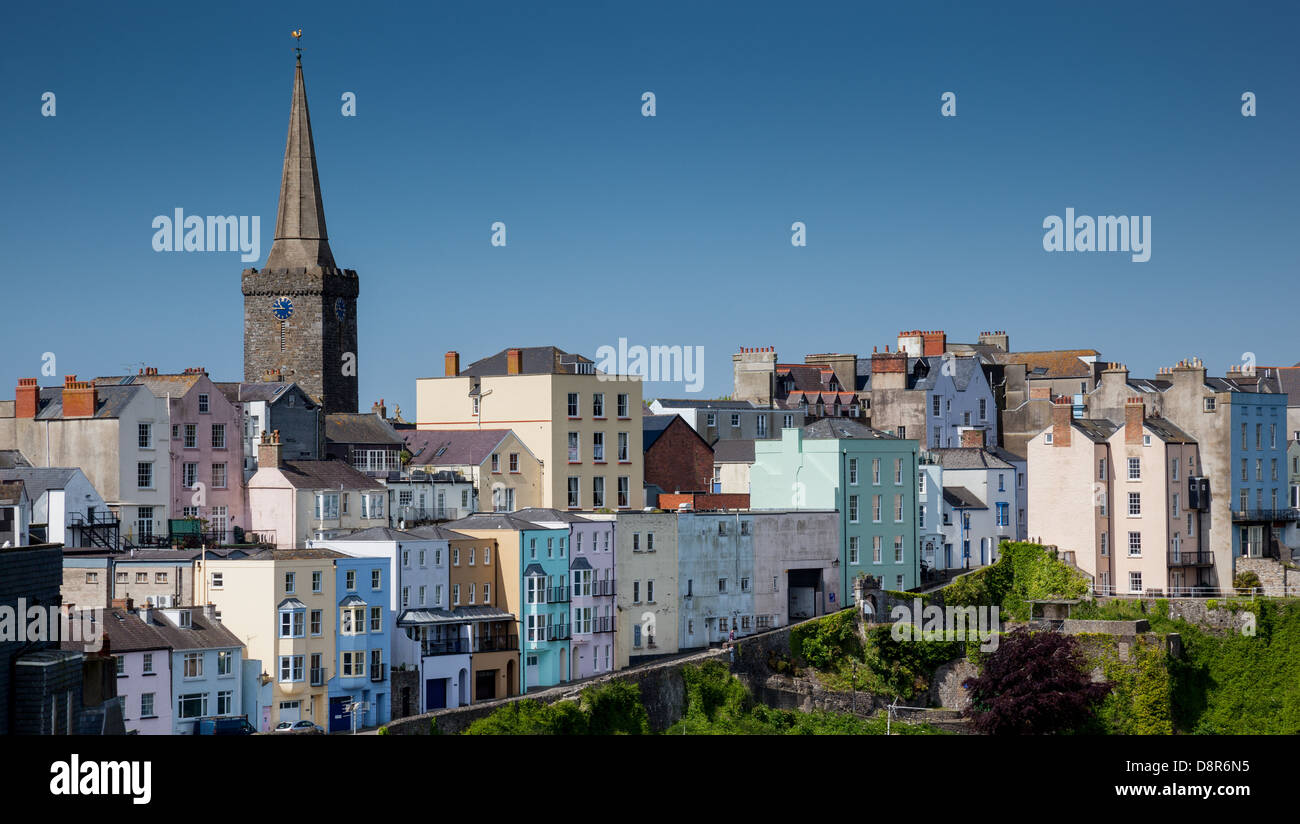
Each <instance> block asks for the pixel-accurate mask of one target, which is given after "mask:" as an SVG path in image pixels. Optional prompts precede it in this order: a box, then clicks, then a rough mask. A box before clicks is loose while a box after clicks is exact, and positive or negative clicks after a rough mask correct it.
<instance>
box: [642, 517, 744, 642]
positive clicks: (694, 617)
mask: <svg viewBox="0 0 1300 824" xmlns="http://www.w3.org/2000/svg"><path fill="white" fill-rule="evenodd" d="M641 538H642V540H641V546H640V550H641V551H642V552H654V551H655V547H654V540H655V534H654V532H653V531H651V530H647V531H646V532H645V534H643V535H642V536H641ZM637 548H638V547H637V539H636V536H635V534H634V535H633V547H632V550H633V552H636V551H637ZM662 583H667V582H659V581H656V580H654V579H647V580H646V582H645V586H646V592H645V598H646V605H647V606H654V605H656V603H657V602H656V600H655V599H656V598H661V597H662V598H669V597H674V595H673V593H672V591H671V590H669V591H662V589H661V588H657V587H656V585H657V584H658V585H660V587H661V586H662ZM757 583H758V582H757V580H756V578H755V573H754V516H753V514H752V513H749V512H680V513H678V514H677V584H678V588H677V595H676V597H677V598H678V617H677V624H678V635H677V639H678V640H677V646H678V648H679V649H700V648H702V647H707V646H710V645H712V644H718V643H722V642H723V641H726V640H727V639H728V638H729V637H730V634H731V633H732V632H733V631H734V632H735V634H736V637H737V638H739V637H741V636H744V635H752V634H753V633H754V632H755V628H756V623H755V621H754V614H755V609H754V592H755V589H756V588H757Z"/></svg>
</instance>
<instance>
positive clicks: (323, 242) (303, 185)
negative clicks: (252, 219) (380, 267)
mask: <svg viewBox="0 0 1300 824" xmlns="http://www.w3.org/2000/svg"><path fill="white" fill-rule="evenodd" d="M300 266H301V267H312V266H329V267H333V266H334V253H333V252H331V251H330V244H329V235H328V234H327V233H326V231H325V206H324V204H323V203H322V202H321V196H320V177H319V176H318V175H317V173H316V144H315V143H314V142H313V141H312V136H311V115H310V114H309V113H308V111H307V86H306V84H305V83H304V82H303V79H302V57H301V56H299V58H298V65H297V67H296V68H295V69H294V73H293V103H292V104H291V106H290V108H289V138H288V140H287V141H286V142H285V146H284V174H283V176H282V177H281V178H280V210H279V211H278V212H277V213H276V217H275V241H274V242H273V243H272V244H271V253H270V254H269V255H267V258H266V268H267V269H271V270H276V269H296V268H298V267H300Z"/></svg>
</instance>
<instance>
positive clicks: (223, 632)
mask: <svg viewBox="0 0 1300 824" xmlns="http://www.w3.org/2000/svg"><path fill="white" fill-rule="evenodd" d="M149 624H150V626H151V627H152V628H153V629H154V630H156V631H157V632H158V634H159V635H161V636H162V638H163V640H164V641H166V642H167V646H169V647H171V648H172V649H174V650H186V649H221V648H223V647H242V646H244V642H243V641H241V640H239V637H238V636H237V635H235V633H233V632H231V631H230V630H228V629H226V627H224V626H223V625H222V623H221V622H220V621H217V620H214V619H212V618H209V617H208V616H207V615H206V614H204V611H203V610H202V609H199V608H197V607H196V608H194V609H190V625H189V626H188V627H184V628H182V627H179V626H177V625H176V624H173V623H172V622H171V619H170V618H169V617H168V616H167V614H166V613H165V612H164V611H163V610H160V609H153V610H150V611H149Z"/></svg>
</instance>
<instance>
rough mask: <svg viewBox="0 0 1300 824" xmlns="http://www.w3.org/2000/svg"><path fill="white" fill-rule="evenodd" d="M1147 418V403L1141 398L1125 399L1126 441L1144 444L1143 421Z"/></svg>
mask: <svg viewBox="0 0 1300 824" xmlns="http://www.w3.org/2000/svg"><path fill="white" fill-rule="evenodd" d="M1144 420H1146V403H1145V402H1143V400H1142V399H1141V398H1126V399H1125V401H1124V443H1126V444H1136V445H1138V446H1141V445H1142V422H1143V421H1144Z"/></svg>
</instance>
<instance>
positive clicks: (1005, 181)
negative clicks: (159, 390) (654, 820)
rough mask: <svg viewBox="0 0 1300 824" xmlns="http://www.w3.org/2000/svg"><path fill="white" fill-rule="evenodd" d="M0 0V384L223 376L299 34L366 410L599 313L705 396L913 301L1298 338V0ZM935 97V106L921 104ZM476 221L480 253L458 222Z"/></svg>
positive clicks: (1082, 341) (1026, 343)
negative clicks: (683, 365)
mask: <svg viewBox="0 0 1300 824" xmlns="http://www.w3.org/2000/svg"><path fill="white" fill-rule="evenodd" d="M552 6H559V7H558V8H554V7H552ZM5 17H6V24H5V26H4V28H3V30H0V126H2V127H3V128H2V129H0V148H2V151H0V191H3V196H2V197H0V248H2V249H3V251H4V266H5V270H6V271H5V276H4V294H5V300H4V301H3V304H4V306H5V309H6V311H5V312H4V318H5V320H4V322H3V323H0V345H2V348H3V351H4V353H5V357H4V359H3V361H2V362H0V397H13V389H12V387H13V386H14V385H15V383H16V379H17V378H18V377H22V376H31V375H37V374H39V371H40V367H41V363H42V361H41V357H42V354H43V353H44V352H47V351H52V352H54V353H55V354H56V356H57V359H58V360H57V369H58V374H59V375H62V374H65V373H77V374H79V375H80V376H82V377H86V376H93V375H100V374H117V373H121V372H122V371H123V370H124V369H126V368H130V369H132V371H134V369H135V368H138V366H140V365H143V364H148V365H151V366H157V367H159V368H160V369H161V370H163V371H179V370H181V369H183V368H185V367H187V366H194V365H202V366H206V367H207V368H208V370H209V372H211V373H212V374H213V376H214V378H216V379H239V378H240V377H241V375H242V357H243V355H242V306H243V298H242V296H241V294H240V291H239V277H240V271H241V269H243V268H244V267H245V266H247V265H260V264H261V262H264V261H265V256H266V253H267V251H268V250H269V249H270V245H271V239H272V236H273V233H274V221H275V212H276V203H277V191H278V186H279V179H280V166H281V163H282V160H283V154H284V141H285V130H286V126H287V121H288V109H289V98H290V93H291V82H292V73H293V57H292V53H291V47H292V41H291V38H290V37H289V31H290V30H291V29H294V28H298V27H300V26H301V27H302V28H303V29H304V37H303V46H304V50H305V51H304V57H303V66H304V70H305V73H306V81H307V91H308V96H309V100H310V104H311V111H312V121H313V128H314V131H315V138H316V149H317V154H318V159H319V167H320V175H321V181H322V190H323V195H324V200H325V214H326V218H327V221H328V226H329V231H330V243H331V246H332V248H333V250H334V255H335V258H336V259H337V260H338V262H339V264H340V265H342V266H346V267H348V268H354V269H356V270H358V272H359V274H360V277H361V297H360V299H359V321H360V343H359V350H360V351H359V353H358V354H359V361H360V372H359V374H360V381H361V392H360V396H361V405H362V407H363V408H364V409H369V406H370V403H371V402H372V401H374V400H377V399H378V398H380V397H384V398H386V399H387V401H388V405H389V408H390V410H391V408H392V407H393V405H394V404H395V403H400V404H401V406H402V408H403V414H404V415H405V417H407V418H408V419H414V415H415V402H414V396H415V379H416V378H417V377H420V376H425V375H436V374H441V371H442V354H443V352H445V351H446V350H448V349H458V350H459V351H460V352H461V354H462V359H463V360H464V361H470V360H474V359H476V358H478V357H481V356H485V355H488V354H491V353H493V352H496V351H498V350H499V349H502V348H505V347H508V346H535V345H544V344H555V345H558V346H561V347H563V348H566V349H568V350H570V351H578V352H582V353H584V354H587V355H589V356H594V354H595V351H596V349H597V347H599V346H601V345H603V344H611V345H612V344H615V343H616V342H617V340H618V338H620V337H625V338H627V339H628V341H629V343H631V344H638V343H639V344H644V345H650V344H657V345H678V344H679V345H683V346H685V345H693V346H694V345H699V346H703V347H704V351H705V370H706V371H705V381H704V391H703V394H704V395H705V396H715V395H718V394H723V393H727V392H729V391H730V389H731V360H730V355H731V353H733V352H734V351H736V349H737V348H738V347H740V346H776V347H777V351H778V352H779V354H780V356H781V359H782V360H784V361H801V360H802V359H803V355H804V354H805V353H808V352H828V351H857V352H870V351H871V347H872V346H873V345H881V346H883V345H884V344H886V343H889V344H891V345H892V344H893V343H894V340H895V336H896V334H897V332H898V331H899V330H900V329H913V328H924V329H946V330H947V331H948V333H949V337H950V339H955V340H963V341H965V340H973V339H974V338H975V337H976V335H977V333H978V332H979V331H981V330H984V329H1005V330H1007V331H1008V332H1009V333H1010V335H1011V342H1012V346H1013V348H1017V349H1041V348H1065V347H1094V348H1097V349H1099V350H1101V352H1102V353H1103V356H1104V357H1105V358H1106V359H1108V360H1119V361H1123V362H1126V363H1128V364H1129V366H1130V368H1131V369H1133V370H1134V371H1135V372H1136V373H1138V374H1151V373H1154V372H1155V370H1156V368H1157V367H1158V366H1162V365H1169V364H1172V363H1173V362H1175V361H1176V360H1178V359H1180V358H1182V357H1187V356H1190V355H1198V356H1200V357H1202V358H1204V359H1205V360H1206V361H1207V363H1208V364H1209V366H1210V368H1211V370H1212V371H1213V372H1216V373H1217V372H1222V371H1223V370H1224V368H1225V367H1226V366H1227V365H1228V364H1230V363H1235V362H1237V361H1238V360H1239V358H1240V356H1241V354H1242V353H1243V352H1247V351H1250V352H1254V353H1255V354H1256V356H1257V358H1258V361H1259V362H1260V363H1261V364H1288V365H1289V364H1291V363H1295V362H1296V361H1297V360H1300V347H1297V345H1296V344H1297V340H1300V336H1298V335H1297V334H1296V321H1295V318H1296V306H1297V290H1298V288H1300V277H1297V274H1298V273H1300V266H1298V262H1300V261H1298V260H1297V250H1296V241H1295V239H1296V237H1297V231H1296V226H1297V221H1298V220H1300V205H1298V203H1297V194H1296V193H1297V182H1300V159H1298V158H1300V156H1298V154H1297V152H1296V151H1295V137H1296V135H1297V134H1298V133H1300V130H1298V129H1297V126H1298V125H1300V123H1298V122H1297V121H1298V120H1300V116H1298V115H1297V111H1300V72H1297V69H1298V68H1300V65H1298V64H1300V51H1297V50H1296V49H1295V42H1294V32H1295V30H1296V24H1297V23H1298V22H1300V12H1298V11H1297V7H1296V6H1295V4H1284V3H1277V4H1254V3H1252V4H1242V3H1194V4H1187V3H1154V2H1143V3H1137V4H1134V3H1123V2H1114V3H1111V2H1103V3H1088V4H1086V5H1085V4H1064V3H1050V4H1048V3H1041V2H1038V3H997V4H993V3H971V2H953V3H890V4H882V3H870V4H867V3H843V4H839V3H835V4H831V3H810V4H795V5H791V4H786V3H781V4H777V3H770V4H769V3H712V2H711V3H699V2H694V3H691V2H683V3H676V2H660V3H653V4H646V3H636V4H633V3H591V4H573V3H563V4H539V3H509V4H485V3H474V2H459V3H436V4H421V5H419V6H418V7H412V8H409V9H406V8H399V7H396V6H390V5H389V4H379V3H373V4H364V5H361V6H358V4H355V3H332V2H313V3H285V4H279V5H278V6H277V8H276V9H275V10H273V11H272V10H268V9H267V8H266V6H265V4H261V3H225V4H202V5H193V6H192V5H191V4H175V3H158V4H129V5H109V4H102V3H82V4H64V3H49V4H23V5H21V6H14V7H11V8H8V9H6V12H5ZM1247 90H1249V91H1252V92H1254V93H1255V94H1256V95H1257V98H1258V113H1259V114H1258V116H1257V117H1254V118H1243V117H1242V116H1241V111H1240V110H1241V95H1242V93H1243V92H1244V91H1247ZM45 91H53V92H55V93H56V95H57V116H56V117H53V118H46V117H42V116H41V114H40V108H41V94H42V93H43V92H45ZM346 91H351V92H354V93H355V94H356V96H357V116H356V117H353V118H345V117H343V116H342V115H341V112H340V106H341V101H340V96H341V95H342V94H343V92H346ZM644 91H653V92H654V93H655V95H656V97H657V116H656V117H654V118H645V117H642V116H641V94H642V93H643V92H644ZM946 91H952V92H955V93H956V94H957V117H955V118H943V117H940V114H939V109H940V95H941V94H942V93H943V92H946ZM176 207H181V208H183V209H184V210H185V212H186V214H198V215H214V214H215V215H226V214H240V215H260V216H261V219H262V220H261V227H262V242H261V255H262V261H260V262H259V263H258V264H245V263H241V262H240V260H239V254H238V252H224V253H215V252H214V253H183V252H173V253H165V252H155V251H153V249H152V246H151V239H152V237H153V229H152V228H151V227H150V224H151V221H152V220H153V218H154V216H156V215H164V214H165V215H170V214H171V213H172V210H173V209H175V208H176ZM1067 207H1074V208H1075V209H1076V211H1077V213H1078V214H1081V215H1084V214H1086V215H1099V214H1102V215H1150V216H1151V218H1152V235H1153V237H1152V254H1151V259H1150V261H1149V262H1147V263H1134V262H1131V260H1130V257H1129V255H1127V254H1120V253H1115V254H1102V253H1048V252H1045V251H1044V250H1043V246H1042V237H1043V231H1044V230H1043V229H1042V222H1043V219H1044V218H1045V217H1046V216H1048V215H1053V214H1055V215H1063V214H1064V211H1065V209H1066V208H1067ZM498 220H500V221H503V222H505V223H506V225H507V238H508V245H507V246H506V247H505V248H496V247H493V246H491V244H490V243H489V238H490V228H489V227H490V226H491V224H492V222H493V221H498ZM794 221H803V222H804V223H805V224H806V225H807V237H808V245H807V246H806V247H803V248H796V247H793V246H792V245H791V243H790V234H791V233H790V225H791V223H792V222H794ZM60 381H61V379H59V378H43V382H44V383H47V384H55V383H58V382H60ZM6 386H7V387H9V388H8V389H4V388H2V387H6ZM680 394H683V389H682V387H681V385H680V384H679V385H676V386H673V385H654V384H652V385H650V386H648V387H647V397H653V396H655V395H666V396H670V395H680Z"/></svg>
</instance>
